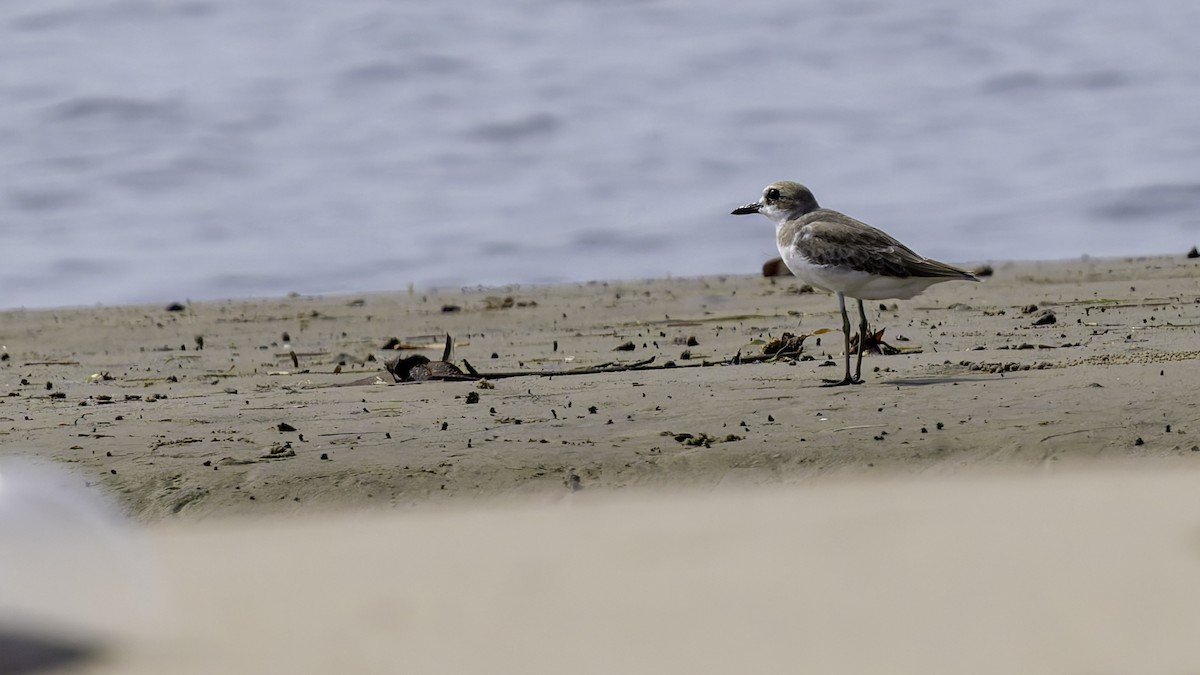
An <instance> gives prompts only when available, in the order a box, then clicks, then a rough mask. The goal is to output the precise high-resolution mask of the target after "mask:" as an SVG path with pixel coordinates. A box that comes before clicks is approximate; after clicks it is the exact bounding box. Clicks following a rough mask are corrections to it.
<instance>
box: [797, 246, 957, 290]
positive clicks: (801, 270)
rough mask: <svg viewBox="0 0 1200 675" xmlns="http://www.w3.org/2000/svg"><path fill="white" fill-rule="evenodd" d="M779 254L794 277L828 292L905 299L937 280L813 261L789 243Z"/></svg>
mask: <svg viewBox="0 0 1200 675" xmlns="http://www.w3.org/2000/svg"><path fill="white" fill-rule="evenodd" d="M779 255H780V257H781V258H783V263H784V264H785V265H787V267H788V269H789V270H791V271H792V274H794V275H796V278H798V279H800V280H801V281H804V282H806V283H808V284H811V285H812V286H814V287H816V288H820V289H822V290H825V291H829V292H831V293H832V292H836V291H841V292H842V293H844V294H845V295H846V297H849V298H858V299H859V300H889V299H892V298H896V299H900V300H907V299H908V298H911V297H913V296H915V295H919V294H920V293H922V292H924V290H925V289H926V288H929V287H930V286H932V285H933V284H935V283H937V282H939V281H946V279H945V278H939V277H908V278H901V277H888V276H878V275H874V274H870V273H868V272H859V271H857V270H852V269H847V268H845V267H836V266H833V265H815V264H813V263H812V262H809V260H808V259H807V258H805V257H804V256H802V255H800V253H799V252H798V251H797V250H796V249H795V248H793V247H791V246H788V247H786V248H784V247H780V248H779Z"/></svg>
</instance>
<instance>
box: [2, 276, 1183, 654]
mask: <svg viewBox="0 0 1200 675" xmlns="http://www.w3.org/2000/svg"><path fill="white" fill-rule="evenodd" d="M992 267H993V268H994V274H992V275H991V276H988V277H987V278H986V279H985V280H984V282H983V283H979V284H971V283H953V284H944V285H941V286H938V287H935V288H933V289H931V290H930V291H929V292H927V293H926V294H925V295H922V296H919V297H918V298H915V299H914V300H911V301H903V302H891V301H889V302H886V303H883V304H882V305H880V304H879V303H874V305H875V306H873V307H871V308H870V310H871V311H870V312H869V316H870V319H871V322H872V324H873V326H874V327H876V328H878V329H885V330H886V332H885V334H884V340H885V341H886V342H888V343H889V344H890V345H892V346H894V347H896V348H898V349H899V350H900V353H898V354H892V355H886V356H885V355H880V354H871V355H868V356H867V357H866V361H865V363H864V375H865V377H866V380H867V382H866V383H865V384H863V385H860V386H855V387H842V388H822V387H821V386H820V384H821V377H822V376H828V377H833V376H837V375H839V374H840V369H841V363H842V362H841V357H842V354H841V339H840V334H839V333H838V332H837V331H836V330H834V331H833V332H823V331H822V329H837V328H838V327H839V324H840V318H839V315H838V314H837V305H836V302H835V301H834V299H833V298H832V297H831V296H829V295H827V294H824V293H819V292H818V293H812V292H806V289H803V288H801V287H800V284H799V283H798V282H797V281H796V280H794V279H791V278H785V277H777V278H773V279H765V278H761V277H754V276H744V277H721V278H699V279H657V280H647V281H626V282H608V283H591V284H580V285H570V286H545V287H542V286H533V287H512V288H491V289H462V290H457V289H456V290H441V291H430V292H422V291H408V292H396V293H387V294H367V295H356V296H340V297H319V298H314V297H289V298H278V299H262V300H247V301H242V300H239V301H229V302H219V303H188V302H186V299H180V303H181V304H180V306H178V307H174V308H168V307H166V306H145V307H87V308H72V309H55V310H15V311H6V312H3V313H0V345H3V347H4V351H3V354H4V360H3V361H2V362H0V446H2V447H3V453H4V455H5V456H8V457H13V456H30V457H34V458H38V459H41V460H48V461H50V462H53V463H55V464H57V465H60V466H64V467H68V468H69V470H70V471H71V472H72V475H74V476H75V477H77V478H78V481H79V482H80V483H82V484H84V485H86V486H88V487H90V488H91V489H95V490H99V491H103V492H104V493H107V494H110V495H112V496H113V498H114V500H115V502H116V503H117V504H118V509H119V510H120V511H122V512H123V513H124V514H126V515H127V516H128V517H129V518H131V519H132V520H133V521H134V522H135V523H137V530H136V532H137V535H136V537H137V539H138V540H139V541H143V543H144V545H145V546H147V547H148V550H150V551H152V552H153V553H152V554H151V555H150V557H151V558H153V559H154V560H155V561H156V562H155V566H156V569H158V570H159V574H160V575H161V576H162V577H163V580H162V583H163V584H165V585H166V586H168V587H171V588H173V590H172V591H171V592H170V593H167V594H166V595H168V596H171V597H173V598H174V600H172V601H170V602H168V603H167V604H171V603H179V604H177V605H175V608H174V609H168V610H162V611H165V612H167V613H168V614H171V615H172V616H174V617H175V620H174V623H172V622H166V623H170V624H171V626H173V627H162V626H160V627H159V630H157V631H150V632H152V633H155V635H156V636H157V637H147V635H146V634H145V633H146V631H142V630H141V629H137V630H135V629H133V628H122V627H120V626H118V627H117V628H116V629H115V630H113V626H111V625H110V626H107V627H106V626H104V625H97V624H104V623H105V622H103V621H100V622H95V621H93V622H91V624H89V627H88V630H89V631H93V632H98V633H100V634H108V635H110V637H108V638H105V640H108V641H106V642H104V644H106V645H108V646H107V647H106V648H105V649H101V650H100V652H99V655H97V656H94V657H89V658H86V659H83V660H82V662H72V663H69V664H67V666H66V670H65V671H64V672H66V671H73V670H79V671H80V672H163V670H162V668H163V667H164V664H168V665H170V666H171V669H172V670H174V672H218V671H220V672H250V671H252V670H253V671H257V672H263V671H267V672H275V671H278V672H284V671H290V672H297V671H299V672H329V671H331V670H339V671H343V672H484V671H487V672H551V670H556V671H557V670H562V669H564V668H569V669H572V670H578V669H582V670H584V671H585V672H658V673H661V672H691V673H695V672H730V670H736V669H737V666H738V665H739V664H740V665H744V666H746V667H747V668H748V669H750V670H755V671H766V672H795V669H796V666H805V667H808V668H809V669H810V672H817V671H820V672H914V673H916V672H924V673H930V672H946V673H951V672H964V671H972V672H1014V671H1018V670H1019V671H1022V672H1127V669H1128V668H1133V667H1136V666H1137V665H1146V664H1151V665H1156V666H1161V667H1159V668H1149V670H1151V671H1152V672H1193V671H1194V670H1196V669H1197V668H1200V650H1198V649H1197V648H1196V647H1195V646H1194V644H1195V641H1194V640H1192V641H1191V642H1190V643H1189V642H1187V641H1184V640H1182V638H1183V636H1184V635H1194V634H1195V630H1196V629H1198V628H1200V612H1197V611H1196V610H1195V607H1198V606H1200V603H1197V602H1196V600H1200V585H1198V584H1197V582H1196V579H1200V575H1198V574H1197V572H1200V547H1198V546H1197V545H1196V541H1198V540H1197V539H1196V532H1200V510H1197V509H1195V508H1194V499H1193V496H1194V495H1195V494H1196V488H1197V487H1200V427H1198V426H1197V425H1198V423H1200V411H1198V409H1197V405H1198V402H1200V335H1198V328H1200V261H1197V260H1190V259H1186V258H1184V256H1182V255H1179V256H1173V257H1154V258H1137V259H1117V260H1113V259H1104V260H1088V259H1084V260H1071V261H1056V262H1038V263H993V264H992ZM1048 317H1052V318H1048ZM785 332H789V333H793V334H807V335H808V337H807V338H806V339H805V340H804V343H803V350H802V352H801V353H800V354H799V355H798V357H796V358H779V359H776V360H763V359H762V354H763V349H764V347H765V346H767V345H768V344H770V343H771V341H772V340H774V339H777V338H779V337H780V336H781V335H783V334H784V333H785ZM447 334H448V335H450V336H452V338H453V341H454V343H455V347H454V350H453V355H452V357H451V359H450V361H451V362H452V363H454V364H455V365H457V366H458V367H460V368H463V369H464V370H466V369H467V364H469V365H470V367H472V368H473V369H474V370H475V371H477V372H478V373H480V374H481V375H482V376H483V378H484V380H485V381H484V382H482V383H481V382H478V381H476V380H474V379H471V380H467V381H424V382H411V383H399V384H385V383H383V382H384V381H385V380H388V379H390V378H388V376H387V372H386V371H385V370H384V365H383V364H384V361H385V360H386V359H389V358H394V357H396V356H408V355H411V354H422V355H425V356H427V357H428V358H430V359H432V360H435V361H436V360H438V359H440V358H441V357H442V350H443V341H444V339H445V336H446V335H447ZM393 338H395V340H392V339H393ZM389 341H391V342H393V343H395V342H398V343H400V345H401V346H405V347H413V348H414V349H405V350H396V349H384V345H385V344H387V343H388V342H389ZM581 369H585V370H586V369H590V371H589V372H584V373H580V372H573V371H579V370H581ZM597 370H608V371H612V372H594V371H597ZM489 375H491V376H489ZM376 380H378V382H379V383H372V382H374V381H376ZM80 489H83V487H82V486H81V488H80ZM197 521H203V522H197ZM0 529H2V528H0ZM1060 535H1061V536H1060ZM139 545H142V544H139ZM354 551H357V552H358V553H357V554H352V553H351V552H354ZM1138 551H1142V552H1144V553H1145V555H1138V554H1137V552H1138ZM521 552H524V553H521ZM872 560H875V561H879V564H878V565H877V566H873V564H872V563H871V562H870V561H872ZM270 570H275V573H271V572H270ZM1068 570H1074V571H1071V572H1069V571H1068ZM1076 572H1077V574H1076ZM794 574H798V575H799V576H798V577H795V576H793V575H794ZM390 575H394V576H390ZM894 575H900V578H899V579H897V578H896V577H895V576H894ZM889 579H891V581H889ZM818 582H819V583H818ZM893 582H894V583H893ZM1130 584H1134V585H1136V588H1135V586H1131V585H1130ZM297 588H299V589H303V590H300V591H297V590H296V589H297ZM696 588H704V589H707V590H706V593H705V594H701V595H700V596H696V595H694V593H693V591H694V589H696ZM1099 588H1103V589H1107V590H1105V591H1104V592H1101V593H1099V594H1097V593H1096V589H1099ZM647 589H654V590H653V592H650V591H648V590H647ZM855 589H857V590H855ZM295 593H300V595H301V597H303V598H307V599H308V601H307V602H298V601H297V600H295V599H294V598H292V599H291V600H289V597H291V596H292V595H294V594H295ZM1173 593H1174V595H1173ZM217 598H220V599H221V600H219V601H218V600H217ZM1039 598H1040V599H1041V600H1039ZM635 600H636V601H635ZM1143 601H1144V602H1145V603H1146V604H1145V605H1142V604H1139V603H1141V602H1143ZM239 602H241V603H244V604H243V605H241V606H240V608H239V609H238V611H236V612H232V614H230V612H231V611H232V608H231V605H236V604H237V603H239ZM639 603H641V604H639ZM1160 603H1161V604H1160ZM34 604H36V603H34ZM181 607H186V608H188V609H187V610H186V611H180V608H181ZM3 610H4V607H3V606H2V605H0V617H3V616H4V615H5V612H4V611H3ZM1158 610H1161V612H1159V611H1158ZM346 612H349V613H348V614H346ZM10 613H11V612H10ZM51 614H53V612H51ZM232 615H237V616H238V617H240V618H238V619H236V620H234V619H230V618H229V616H232ZM734 616H740V617H742V618H741V619H739V620H738V621H734V619H733V617H734ZM863 616H870V617H871V618H870V621H869V622H866V623H862V622H860V621H858V620H857V619H856V617H858V618H861V617H863ZM960 616H966V617H969V618H970V621H960V620H959V617H960ZM505 617H509V618H510V620H511V623H510V624H508V625H505ZM19 618H20V617H19V616H18V617H17V619H19ZM11 621H12V620H11V619H10V621H9V624H11ZM279 622H284V623H283V624H280V623H279ZM67 623H70V622H69V621H68V622H67ZM115 623H116V624H121V622H120V621H115ZM156 623H157V622H156ZM283 625H286V627H287V628H286V629H285V628H284V627H282V626H283ZM497 626H499V627H498V628H496V627H497ZM523 626H524V627H526V628H527V629H528V630H530V631H540V632H541V634H542V637H541V638H540V639H539V640H537V641H532V642H531V641H524V640H525V638H521V637H520V636H519V635H518V633H520V631H521V630H522V627H523ZM493 628H494V630H493ZM164 631H165V634H166V636H165V637H164V635H163V633H164ZM514 631H517V632H516V633H514ZM654 631H661V633H658V634H657V635H658V638H657V639H651V638H650V637H649V635H650V634H652V633H653V632H654ZM730 631H732V632H730ZM856 631H861V634H859V633H856ZM977 631H981V632H977ZM1005 631H1009V632H1008V633H1005ZM85 632H86V631H85ZM250 634H254V635H255V636H256V637H253V638H252V637H251V635H250ZM520 634H521V635H523V634H524V633H520ZM935 634H936V636H938V637H937V639H938V640H942V641H944V642H945V644H943V645H942V647H935V646H933V645H932V644H931V643H930V642H929V640H931V639H933V636H934V635H935ZM112 635H115V636H116V637H111V636H112ZM722 635H727V636H732V637H729V644H728V645H726V646H725V647H722V648H718V643H719V642H720V640H721V636H722ZM796 635H805V636H808V638H807V639H809V640H810V641H811V642H803V641H801V642H797V641H796ZM1121 635H1127V636H1128V635H1132V636H1133V637H1132V638H1131V639H1129V640H1127V641H1126V642H1124V643H1120V642H1119V636H1121ZM585 636H590V637H585ZM859 638H861V639H862V640H863V641H864V642H863V643H862V644H864V645H874V647H873V648H871V649H856V648H855V645H856V644H858V639H859ZM1039 640H1040V641H1041V642H1039ZM468 643H469V644H475V645H477V646H478V649H476V650H475V651H462V650H458V651H456V650H455V645H460V646H461V645H462V644H468ZM114 645H115V646H114ZM289 645H291V646H289ZM295 645H299V647H296V646H295ZM322 645H323V646H322ZM616 645H624V647H619V648H618V647H617V646H616ZM797 645H809V646H808V647H801V646H797ZM1012 645H1020V646H1021V648H1020V649H1006V647H1011V646H1012ZM626 647H627V649H626ZM1149 654H1156V655H1157V657H1156V658H1157V659H1158V660H1155V661H1149V660H1147V659H1146V658H1143V657H1144V656H1146V655H1149ZM722 655H723V656H722ZM405 659H408V661H407V663H408V664H409V666H410V668H409V669H401V668H399V666H398V665H397V664H403V663H405V662H406V661H405ZM489 664H491V666H494V667H490V668H489ZM1105 669H1108V670H1105ZM1189 669H1190V670H1189ZM0 672H4V671H3V669H0ZM14 672H15V671H14Z"/></svg>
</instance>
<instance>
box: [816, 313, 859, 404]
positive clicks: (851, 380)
mask: <svg viewBox="0 0 1200 675" xmlns="http://www.w3.org/2000/svg"><path fill="white" fill-rule="evenodd" d="M837 299H838V307H839V308H840V309H841V310H842V335H843V336H844V337H845V338H846V377H844V378H843V379H841V380H825V384H823V385H821V386H823V387H840V386H842V385H845V384H860V383H861V382H862V380H861V379H858V378H856V377H850V315H849V314H847V313H846V296H845V295H844V294H843V293H842V292H841V291H838V293H837ZM861 302H862V301H861V300H860V301H859V303H860V305H859V307H860V309H861V306H862V305H861ZM861 362H862V356H861V355H860V356H859V363H860V364H861Z"/></svg>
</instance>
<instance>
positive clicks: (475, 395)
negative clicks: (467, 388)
mask: <svg viewBox="0 0 1200 675" xmlns="http://www.w3.org/2000/svg"><path fill="white" fill-rule="evenodd" d="M467 403H468V404H471V403H479V392H477V391H473V392H471V393H469V394H467Z"/></svg>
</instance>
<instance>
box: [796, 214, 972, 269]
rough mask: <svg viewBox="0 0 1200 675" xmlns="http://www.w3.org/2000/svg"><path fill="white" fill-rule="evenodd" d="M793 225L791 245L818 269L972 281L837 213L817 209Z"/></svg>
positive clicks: (882, 233) (863, 224)
mask: <svg viewBox="0 0 1200 675" xmlns="http://www.w3.org/2000/svg"><path fill="white" fill-rule="evenodd" d="M793 223H794V224H795V225H796V228H795V229H794V230H792V236H793V240H792V242H794V244H793V245H795V246H796V247H797V248H798V249H799V250H800V252H801V253H802V254H803V255H804V257H806V258H808V259H809V260H810V261H812V262H813V263H815V264H818V265H836V266H839V267H845V268H849V269H853V270H858V271H861V272H869V273H871V274H879V275H883V276H889V277H899V278H902V279H905V278H908V277H946V278H950V279H975V277H974V275H972V274H970V273H969V272H965V271H963V270H961V269H959V268H957V267H955V266H953V265H947V264H946V263H944V262H939V261H937V260H930V259H929V258H925V257H923V256H921V255H918V254H917V253H916V252H914V251H913V250H912V249H911V248H909V247H907V246H905V245H904V244H902V243H900V242H899V241H898V240H897V239H896V238H895V237H893V236H891V235H890V234H888V233H886V232H884V231H883V230H880V229H877V228H874V227H871V226H870V225H867V224H866V223H864V222H861V221H858V220H855V219H854V218H851V217H850V216H847V215H845V214H843V213H839V212H837V211H832V210H829V209H818V210H816V211H812V212H810V213H808V214H805V215H804V217H802V218H800V219H798V220H797V221H793ZM780 234H781V235H782V234H783V233H782V232H781V233H780ZM795 235H800V236H799V237H798V238H796V237H795ZM792 242H789V243H792Z"/></svg>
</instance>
